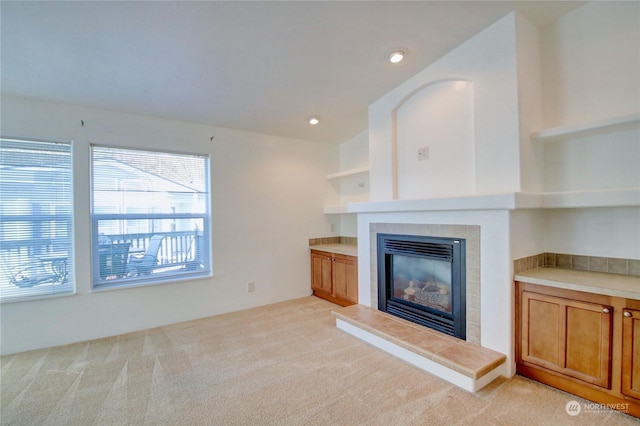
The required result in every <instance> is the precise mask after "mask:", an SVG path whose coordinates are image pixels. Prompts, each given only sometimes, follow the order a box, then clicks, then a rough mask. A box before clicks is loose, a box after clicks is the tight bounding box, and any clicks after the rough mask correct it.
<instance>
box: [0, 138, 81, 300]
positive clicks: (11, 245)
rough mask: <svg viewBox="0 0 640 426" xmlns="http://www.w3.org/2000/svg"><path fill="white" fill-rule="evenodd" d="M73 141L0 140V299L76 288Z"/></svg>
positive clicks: (16, 298) (40, 294) (11, 298)
mask: <svg viewBox="0 0 640 426" xmlns="http://www.w3.org/2000/svg"><path fill="white" fill-rule="evenodd" d="M72 196H73V183H72V173H71V143H58V142H43V141H33V140H19V139H9V138H1V139H0V301H2V302H6V301H15V300H22V299H24V298H31V297H35V296H42V295H52V294H58V293H68V292H73V290H74V279H73V278H74V277H73V239H72V234H73V215H72V205H73V203H72Z"/></svg>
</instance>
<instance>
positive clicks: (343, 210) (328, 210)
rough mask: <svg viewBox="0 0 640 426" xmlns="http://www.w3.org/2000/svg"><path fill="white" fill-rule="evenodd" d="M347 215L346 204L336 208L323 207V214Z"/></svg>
mask: <svg viewBox="0 0 640 426" xmlns="http://www.w3.org/2000/svg"><path fill="white" fill-rule="evenodd" d="M343 213H349V211H348V210H347V204H341V205H337V206H324V214H343Z"/></svg>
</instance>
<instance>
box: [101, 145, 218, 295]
mask: <svg viewBox="0 0 640 426" xmlns="http://www.w3.org/2000/svg"><path fill="white" fill-rule="evenodd" d="M94 149H114V150H121V151H126V152H135V151H139V152H141V153H158V154H166V155H177V156H189V157H196V158H199V159H201V160H203V162H204V167H205V170H204V175H203V182H202V183H203V186H204V191H203V192H202V194H203V195H204V198H205V199H204V200H203V203H204V211H203V212H202V213H175V212H174V213H95V209H96V204H95V201H96V197H95V195H96V190H95V186H94V185H95V173H94V160H95V159H94ZM89 157H90V161H89V163H90V170H89V177H90V186H89V193H90V194H89V195H90V197H89V198H90V226H91V250H90V259H91V261H90V263H91V267H90V272H91V273H90V277H91V278H90V279H91V287H92V290H93V291H100V290H107V289H118V288H129V287H137V286H150V285H157V284H165V283H171V282H178V281H184V280H190V279H196V278H203V277H211V276H212V275H213V268H212V264H213V262H212V238H211V222H212V218H211V190H210V189H211V178H210V176H211V156H210V154H203V153H195V152H177V151H168V150H159V149H145V148H132V147H122V146H113V145H103V144H90V145H89ZM174 211H175V210H174ZM109 220H119V221H130V220H149V221H156V220H171V221H175V220H201V221H202V229H196V230H194V231H193V233H194V237H193V238H194V241H195V238H196V236H199V239H198V243H199V244H200V245H201V246H202V247H204V248H205V249H204V253H203V256H204V257H203V258H202V268H201V269H195V270H184V271H182V272H179V273H166V274H149V275H148V276H136V277H131V276H126V277H120V278H115V279H101V277H100V248H99V245H100V244H99V243H100V235H99V224H100V222H101V221H109ZM126 231H127V230H126V226H125V228H124V230H123V232H125V233H124V234H122V236H124V235H138V234H128V233H126ZM163 233H164V234H166V233H169V232H167V231H164V232H163ZM192 243H193V241H192ZM187 254H188V253H187Z"/></svg>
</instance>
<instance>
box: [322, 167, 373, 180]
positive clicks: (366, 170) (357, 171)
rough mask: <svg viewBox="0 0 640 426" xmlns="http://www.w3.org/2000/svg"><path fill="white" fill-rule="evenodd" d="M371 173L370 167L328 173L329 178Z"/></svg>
mask: <svg viewBox="0 0 640 426" xmlns="http://www.w3.org/2000/svg"><path fill="white" fill-rule="evenodd" d="M365 173H369V167H358V168H357V169H350V170H345V171H342V172H336V173H330V174H328V175H327V179H339V178H343V177H347V176H355V175H362V174H365Z"/></svg>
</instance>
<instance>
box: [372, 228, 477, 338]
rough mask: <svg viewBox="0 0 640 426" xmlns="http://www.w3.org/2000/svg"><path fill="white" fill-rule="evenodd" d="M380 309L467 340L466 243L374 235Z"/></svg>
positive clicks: (447, 239) (461, 241) (429, 238)
mask: <svg viewBox="0 0 640 426" xmlns="http://www.w3.org/2000/svg"><path fill="white" fill-rule="evenodd" d="M377 241H378V309H380V310H381V311H384V312H387V313H389V314H392V315H395V316H398V317H400V318H403V319H406V320H409V321H412V322H415V323H417V324H421V325H424V326H426V327H430V328H433V329H434V330H437V331H441V332H443V333H446V334H450V335H452V336H455V337H458V338H460V339H465V336H466V298H465V293H466V283H465V278H466V274H465V270H466V267H465V257H466V248H465V247H466V244H465V243H466V242H465V240H464V239H461V238H444V237H428V236H416V235H396V234H378V238H377Z"/></svg>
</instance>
